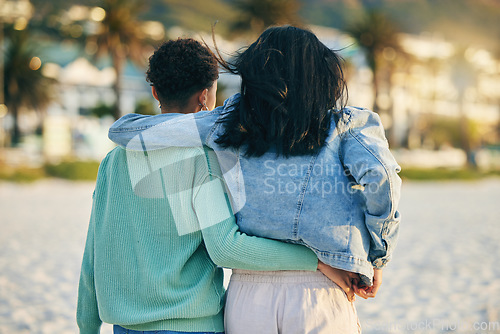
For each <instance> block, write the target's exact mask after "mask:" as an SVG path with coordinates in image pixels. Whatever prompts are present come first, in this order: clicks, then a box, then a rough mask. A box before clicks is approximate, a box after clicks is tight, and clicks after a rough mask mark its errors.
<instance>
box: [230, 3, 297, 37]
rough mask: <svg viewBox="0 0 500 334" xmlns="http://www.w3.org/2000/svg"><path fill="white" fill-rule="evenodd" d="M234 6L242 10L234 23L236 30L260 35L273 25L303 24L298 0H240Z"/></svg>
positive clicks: (233, 27)
mask: <svg viewBox="0 0 500 334" xmlns="http://www.w3.org/2000/svg"><path fill="white" fill-rule="evenodd" d="M234 6H235V7H236V9H237V10H238V11H239V12H240V14H239V15H238V17H237V19H236V20H235V21H234V23H233V25H232V29H233V31H235V32H240V33H241V32H250V33H251V34H253V35H258V34H260V33H261V32H262V31H264V30H265V29H266V28H267V27H268V26H271V25H282V24H292V25H300V24H301V19H300V18H299V16H298V11H299V9H300V4H299V2H298V1H296V0H238V1H236V2H235V3H234Z"/></svg>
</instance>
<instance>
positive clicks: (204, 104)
mask: <svg viewBox="0 0 500 334" xmlns="http://www.w3.org/2000/svg"><path fill="white" fill-rule="evenodd" d="M198 105H199V106H200V107H201V110H208V107H207V104H206V103H203V104H201V103H198ZM203 108H205V109H203ZM201 110H200V111H201Z"/></svg>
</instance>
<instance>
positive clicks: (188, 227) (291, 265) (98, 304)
mask: <svg viewBox="0 0 500 334" xmlns="http://www.w3.org/2000/svg"><path fill="white" fill-rule="evenodd" d="M149 63H150V64H149V69H148V72H147V80H148V81H149V82H150V83H151V85H152V88H151V89H152V93H153V95H154V97H155V98H156V99H157V100H158V101H159V102H160V105H161V112H162V113H163V115H164V116H172V117H177V116H179V114H183V115H181V116H180V117H183V120H184V121H186V120H192V119H193V113H196V112H199V111H200V110H202V109H203V110H208V109H212V108H214V106H215V93H216V91H217V78H218V65H217V61H216V59H215V57H214V55H213V54H212V52H211V51H210V50H209V49H208V48H206V47H204V46H203V45H201V44H200V43H199V42H197V41H195V40H193V39H178V40H173V41H168V42H166V43H164V44H163V45H162V46H161V47H160V48H159V49H158V50H157V51H156V52H155V53H154V54H153V55H152V56H151V58H150V60H149ZM175 115H177V116H175ZM141 129H142V130H144V131H145V132H144V133H142V134H141V135H139V136H136V137H135V138H134V139H132V140H131V142H132V143H134V142H137V143H138V145H141V146H143V147H147V149H148V150H147V151H144V152H137V151H133V150H127V149H124V148H122V147H117V148H115V149H113V150H112V151H111V152H110V153H109V154H108V155H107V156H106V158H105V159H104V160H103V161H102V162H101V165H100V167H99V173H98V176H97V181H96V188H95V191H94V195H93V206H92V214H91V218H90V223H89V230H88V235H87V243H86V246H85V253H84V258H83V261H82V269H81V276H80V285H79V292H78V310H77V322H78V326H79V328H80V333H89V334H90V333H92V334H97V333H98V332H99V328H100V326H101V323H102V322H103V321H104V322H106V323H110V324H114V325H115V326H114V333H130V334H132V333H158V334H161V333H169V334H170V333H221V332H223V331H224V319H223V315H224V311H223V306H224V292H225V291H224V287H223V272H222V269H221V267H229V268H240V269H248V270H299V269H300V270H309V271H315V270H316V269H317V267H318V259H317V256H316V255H315V254H314V253H313V252H312V251H310V250H309V249H307V248H306V247H303V246H299V245H291V244H286V243H283V242H279V241H275V240H269V239H263V238H255V237H249V236H247V235H244V234H242V233H240V232H239V231H238V227H237V225H236V223H235V218H234V215H233V214H232V212H231V208H230V207H229V204H228V199H227V196H226V194H225V191H224V184H223V182H222V175H221V171H220V167H219V163H218V160H217V158H216V157H215V155H214V152H213V151H211V150H209V149H207V148H205V147H202V146H201V145H200V146H199V147H182V146H186V145H185V143H179V144H178V145H176V147H168V148H152V147H151V146H150V145H149V143H147V142H146V140H145V139H147V137H148V133H152V135H153V136H155V135H156V132H155V127H143V128H141ZM148 131H150V132H148ZM168 136H169V137H170V138H181V140H182V139H183V137H182V132H180V130H179V129H178V130H171V131H169V132H168Z"/></svg>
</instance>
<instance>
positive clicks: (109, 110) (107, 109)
mask: <svg viewBox="0 0 500 334" xmlns="http://www.w3.org/2000/svg"><path fill="white" fill-rule="evenodd" d="M113 110H114V107H113V106H110V105H107V104H105V103H102V102H101V103H99V104H98V105H97V106H95V107H94V108H92V109H90V114H91V115H93V116H96V117H98V118H103V117H106V116H113Z"/></svg>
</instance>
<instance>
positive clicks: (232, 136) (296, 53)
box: [216, 26, 347, 157]
mask: <svg viewBox="0 0 500 334" xmlns="http://www.w3.org/2000/svg"><path fill="white" fill-rule="evenodd" d="M217 54H218V61H219V63H220V65H221V66H222V67H223V68H224V69H225V70H227V71H228V72H230V73H233V74H237V75H239V76H241V100H240V102H239V105H237V106H235V110H234V111H231V112H229V113H227V114H226V115H224V117H223V118H222V119H221V122H222V124H223V133H222V134H221V135H220V136H219V137H218V138H217V140H216V142H217V143H218V144H220V145H221V146H222V147H225V148H241V149H242V150H243V152H244V153H245V155H246V156H261V155H263V154H264V153H266V152H267V151H269V150H270V149H271V148H274V150H275V151H276V153H277V155H281V156H285V157H288V156H295V155H305V154H314V153H315V152H317V151H318V150H319V149H320V148H321V147H322V146H323V145H324V144H325V140H326V138H327V137H328V133H329V130H330V126H331V123H332V119H333V117H332V113H334V112H338V111H335V110H340V109H342V107H343V106H344V101H345V99H347V89H346V83H345V81H344V74H343V71H342V64H341V63H342V59H341V58H340V56H338V55H337V54H336V52H335V51H333V50H331V49H329V48H328V47H326V46H325V45H324V44H323V43H321V42H320V41H319V40H318V38H317V37H316V35H314V34H313V33H312V32H310V31H307V30H304V29H300V28H296V27H292V26H280V27H271V28H268V29H267V30H266V31H264V32H263V33H262V34H261V35H260V37H259V38H258V39H257V40H256V41H255V42H254V43H253V44H251V45H250V46H249V47H248V48H246V49H245V50H244V51H240V52H238V53H237V54H236V56H235V57H234V58H233V59H232V60H231V61H228V62H226V61H224V59H223V58H222V57H221V55H220V53H219V52H218V50H217ZM336 108H337V109H336ZM334 126H335V124H334Z"/></svg>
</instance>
